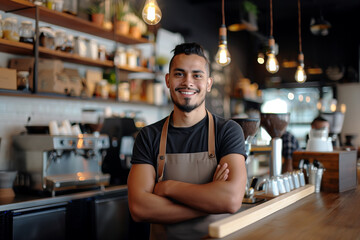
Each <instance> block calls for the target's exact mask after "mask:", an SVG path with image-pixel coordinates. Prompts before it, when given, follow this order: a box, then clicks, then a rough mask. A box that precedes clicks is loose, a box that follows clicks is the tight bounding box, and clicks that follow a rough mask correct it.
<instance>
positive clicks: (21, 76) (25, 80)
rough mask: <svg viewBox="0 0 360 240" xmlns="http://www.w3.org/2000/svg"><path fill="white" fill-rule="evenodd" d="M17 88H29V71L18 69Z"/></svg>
mask: <svg viewBox="0 0 360 240" xmlns="http://www.w3.org/2000/svg"><path fill="white" fill-rule="evenodd" d="M17 89H18V90H29V72H28V71H18V72H17Z"/></svg>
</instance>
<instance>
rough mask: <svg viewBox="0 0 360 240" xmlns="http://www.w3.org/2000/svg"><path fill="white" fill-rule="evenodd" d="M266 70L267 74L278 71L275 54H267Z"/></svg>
mask: <svg viewBox="0 0 360 240" xmlns="http://www.w3.org/2000/svg"><path fill="white" fill-rule="evenodd" d="M266 70H267V71H268V72H269V73H276V72H277V71H279V62H278V61H277V59H276V57H275V54H273V53H269V54H268V59H267V61H266Z"/></svg>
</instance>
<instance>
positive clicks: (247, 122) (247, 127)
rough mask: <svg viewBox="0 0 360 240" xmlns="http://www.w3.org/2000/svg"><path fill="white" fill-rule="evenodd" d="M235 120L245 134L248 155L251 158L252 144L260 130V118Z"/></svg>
mask: <svg viewBox="0 0 360 240" xmlns="http://www.w3.org/2000/svg"><path fill="white" fill-rule="evenodd" d="M233 120H234V121H235V122H237V123H238V124H239V125H240V126H241V128H242V130H243V132H244V138H245V150H246V155H248V156H249V154H250V150H251V142H252V140H253V139H254V136H255V134H256V132H257V131H258V129H259V126H260V119H258V118H233Z"/></svg>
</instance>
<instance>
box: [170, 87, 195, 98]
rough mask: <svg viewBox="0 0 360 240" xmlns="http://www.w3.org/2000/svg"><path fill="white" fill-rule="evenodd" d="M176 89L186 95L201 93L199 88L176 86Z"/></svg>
mask: <svg viewBox="0 0 360 240" xmlns="http://www.w3.org/2000/svg"><path fill="white" fill-rule="evenodd" d="M175 91H177V92H179V93H181V94H184V95H189V96H190V95H195V94H196V93H199V92H200V91H199V90H197V89H192V88H175Z"/></svg>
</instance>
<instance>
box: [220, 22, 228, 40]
mask: <svg viewBox="0 0 360 240" xmlns="http://www.w3.org/2000/svg"><path fill="white" fill-rule="evenodd" d="M226 31H227V30H226V26H225V25H224V24H222V25H221V27H220V28H219V44H225V45H226V44H227V36H226Z"/></svg>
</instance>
